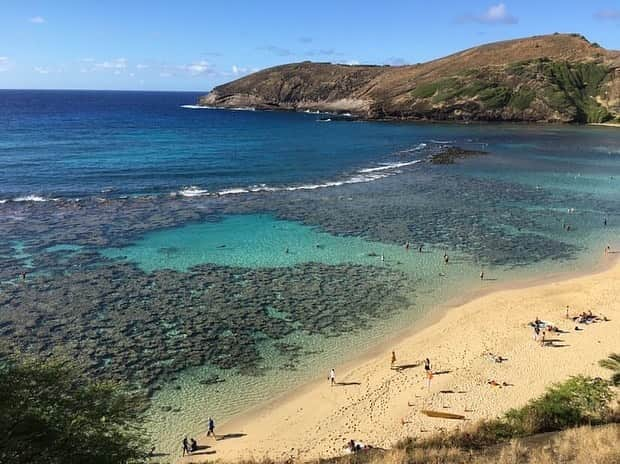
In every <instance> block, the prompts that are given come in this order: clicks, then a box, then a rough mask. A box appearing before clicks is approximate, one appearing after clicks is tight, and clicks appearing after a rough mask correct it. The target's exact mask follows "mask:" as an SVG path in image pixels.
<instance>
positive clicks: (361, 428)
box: [178, 255, 620, 463]
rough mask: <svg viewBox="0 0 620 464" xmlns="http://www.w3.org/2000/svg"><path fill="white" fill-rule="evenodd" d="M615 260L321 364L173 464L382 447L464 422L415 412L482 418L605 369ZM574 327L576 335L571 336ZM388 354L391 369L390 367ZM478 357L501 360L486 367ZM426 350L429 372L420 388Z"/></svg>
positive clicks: (613, 338)
mask: <svg viewBox="0 0 620 464" xmlns="http://www.w3.org/2000/svg"><path fill="white" fill-rule="evenodd" d="M616 256H617V255H609V256H607V257H605V259H604V260H603V265H604V266H607V269H605V270H603V271H597V272H595V273H592V274H589V275H582V276H577V277H571V278H566V279H564V280H560V281H550V282H545V283H543V284H538V285H532V286H528V287H521V288H512V289H510V288H509V289H499V290H497V291H492V292H491V293H488V294H484V295H481V296H479V297H476V298H475V299H473V300H470V301H468V302H464V303H462V304H460V305H458V306H456V307H454V308H452V309H450V310H448V311H447V312H446V313H445V314H444V315H443V316H442V317H441V318H440V319H439V320H438V321H436V322H434V323H433V324H431V325H429V326H427V327H425V328H423V329H421V330H418V331H416V332H415V333H413V334H409V335H407V336H404V337H401V338H400V339H399V340H398V341H394V342H391V343H386V344H384V346H383V348H382V352H378V353H373V354H372V356H370V357H366V358H364V359H361V360H359V361H355V362H352V363H350V364H348V365H347V366H341V367H338V366H336V381H337V382H338V383H337V385H335V386H334V387H331V386H330V384H329V381H328V380H327V376H328V371H326V372H324V373H322V372H319V373H317V376H316V377H317V380H316V382H314V383H311V384H309V385H306V386H304V387H302V388H300V389H298V390H295V391H293V392H291V393H289V394H287V395H285V396H283V397H281V398H278V399H276V400H274V401H273V402H271V403H269V404H267V405H263V406H262V407H260V408H258V409H256V410H254V411H252V412H250V413H248V414H245V415H243V416H241V417H237V418H234V419H232V420H230V421H228V422H226V423H224V424H222V425H220V426H219V427H218V428H217V429H216V432H217V435H218V438H219V439H218V441H217V442H216V441H214V440H213V439H212V438H206V433H205V434H202V435H201V436H199V437H197V440H198V443H199V445H202V446H206V448H204V449H202V450H200V451H199V452H198V453H196V454H195V455H194V456H191V457H189V458H183V459H180V458H179V460H178V462H181V463H189V462H203V461H205V460H213V459H221V460H225V461H235V460H239V459H243V458H250V457H253V458H257V459H260V458H263V457H265V456H268V457H270V458H272V459H276V460H279V459H288V458H295V459H302V460H303V459H313V458H318V457H329V456H334V455H339V454H343V453H344V449H343V447H344V446H345V444H346V442H347V441H348V440H350V439H355V440H359V441H362V442H364V443H368V444H371V445H373V446H378V447H390V446H392V445H394V444H395V443H396V442H397V441H398V440H399V439H401V438H404V437H407V436H412V435H418V436H420V435H421V436H424V435H428V434H430V433H433V432H435V431H438V430H441V429H450V428H453V427H457V426H458V425H459V424H462V423H463V422H461V421H455V420H447V419H437V418H429V417H426V416H425V415H423V414H421V413H420V411H421V410H434V411H441V412H448V413H454V414H460V415H464V416H465V417H466V421H471V420H476V419H479V418H490V417H495V416H498V415H500V414H502V413H503V412H505V411H506V410H508V409H510V408H513V407H518V406H521V405H523V404H525V403H526V402H527V401H528V400H529V399H531V398H533V397H535V396H538V395H540V394H541V393H542V392H543V391H544V390H545V388H546V387H547V386H549V385H550V384H552V383H554V382H558V381H562V380H564V379H566V378H567V377H569V376H571V375H577V374H586V375H595V376H607V375H608V372H606V371H605V370H604V369H602V368H601V367H599V366H598V360H600V359H602V358H604V357H606V356H607V355H608V354H610V353H611V352H614V351H616V352H617V351H620V337H619V336H618V335H619V334H620V301H619V300H618V299H617V295H618V294H619V293H620V263H619V262H618V260H617V259H615V258H616ZM488 277H489V278H492V277H493V276H491V275H489V276H488ZM483 284H490V285H492V281H488V282H484V283H483ZM566 305H569V312H570V315H571V316H576V315H578V314H579V313H581V312H583V311H588V310H591V311H592V312H593V313H594V314H596V315H599V316H605V317H607V318H608V319H609V321H607V322H605V321H602V322H597V323H593V324H588V325H582V324H577V323H575V322H573V320H572V319H566ZM536 317H539V318H540V319H541V320H544V321H549V322H551V323H553V324H554V325H557V326H558V327H559V328H560V329H561V333H552V334H550V335H548V336H547V337H546V338H547V341H548V344H547V345H546V346H544V347H542V346H541V345H540V343H537V342H535V341H534V340H533V329H532V328H531V327H530V326H529V325H528V323H529V322H530V321H533V320H534V319H535V318H536ZM576 325H578V326H579V327H580V328H581V329H582V330H579V331H575V330H574V328H575V326H576ZM392 350H394V351H395V352H396V357H397V361H396V366H397V367H398V368H397V369H391V368H390V361H391V352H392ZM487 353H493V354H494V355H495V356H501V357H502V358H503V359H505V360H504V361H503V362H501V363H498V362H495V361H494V360H493V359H491V357H490V356H488V355H487ZM351 357H352V358H354V357H355V354H354V353H352V356H351ZM426 357H428V358H430V360H431V363H432V368H433V371H434V373H435V375H434V376H433V378H432V381H431V385H430V388H429V387H428V382H427V377H426V375H425V372H424V364H423V360H424V358H426ZM489 380H495V381H496V382H497V383H499V384H500V385H501V386H492V385H489V383H488V381H489ZM504 383H505V384H506V385H504Z"/></svg>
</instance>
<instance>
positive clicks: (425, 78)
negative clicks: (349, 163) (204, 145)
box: [200, 34, 620, 122]
mask: <svg viewBox="0 0 620 464" xmlns="http://www.w3.org/2000/svg"><path fill="white" fill-rule="evenodd" d="M619 67H620V53H619V52H615V51H609V50H605V49H603V48H601V47H600V46H598V45H597V44H592V43H590V42H588V41H587V40H586V39H585V38H584V37H582V36H580V35H577V34H554V35H546V36H536V37H530V38H525V39H517V40H509V41H504V42H497V43H492V44H488V45H482V46H479V47H474V48H471V49H468V50H464V51H462V52H459V53H456V54H453V55H450V56H447V57H444V58H441V59H437V60H434V61H430V62H427V63H424V64H418V65H410V66H398V67H391V66H347V65H338V64H329V63H311V62H303V63H294V64H287V65H282V66H276V67H274V68H269V69H266V70H263V71H259V72H257V73H254V74H251V75H249V76H246V77H244V78H241V79H238V80H236V81H234V82H230V83H228V84H224V85H221V86H218V87H216V88H215V89H213V91H212V92H211V93H210V94H208V95H206V96H204V97H202V98H201V99H200V104H202V105H207V106H219V107H236V106H251V107H256V108H259V109H282V110H305V109H310V110H316V109H320V110H325V111H336V112H352V113H355V114H357V115H359V116H361V117H365V118H404V119H430V120H490V121H494V120H506V121H550V122H601V121H606V120H610V119H614V118H616V117H617V116H618V115H620V70H618V68H619Z"/></svg>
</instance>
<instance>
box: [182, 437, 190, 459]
mask: <svg viewBox="0 0 620 464" xmlns="http://www.w3.org/2000/svg"><path fill="white" fill-rule="evenodd" d="M186 453H187V454H189V442H188V441H187V436H186V437H185V438H184V439H183V456H185V454H186Z"/></svg>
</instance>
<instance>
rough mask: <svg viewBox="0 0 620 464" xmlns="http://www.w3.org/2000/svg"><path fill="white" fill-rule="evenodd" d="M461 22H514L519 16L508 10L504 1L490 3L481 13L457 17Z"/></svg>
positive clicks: (517, 20)
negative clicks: (494, 3)
mask: <svg viewBox="0 0 620 464" xmlns="http://www.w3.org/2000/svg"><path fill="white" fill-rule="evenodd" d="M459 19H460V21H461V22H476V23H482V24H516V23H517V22H519V18H517V17H516V16H513V15H512V14H510V12H509V11H508V8H507V7H506V4H505V3H498V4H497V5H491V6H490V7H489V8H488V9H487V10H486V11H485V12H484V13H482V14H477V15H476V14H469V15H465V16H462V17H461V18H459Z"/></svg>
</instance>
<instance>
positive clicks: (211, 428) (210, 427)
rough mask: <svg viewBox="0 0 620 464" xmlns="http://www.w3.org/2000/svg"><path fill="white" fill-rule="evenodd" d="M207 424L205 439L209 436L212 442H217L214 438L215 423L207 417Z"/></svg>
mask: <svg viewBox="0 0 620 464" xmlns="http://www.w3.org/2000/svg"><path fill="white" fill-rule="evenodd" d="M207 424H208V428H207V437H208V436H209V435H211V436H212V437H213V439H214V440H217V438H215V421H214V420H213V418H212V417H209V420H208V421H207Z"/></svg>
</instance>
